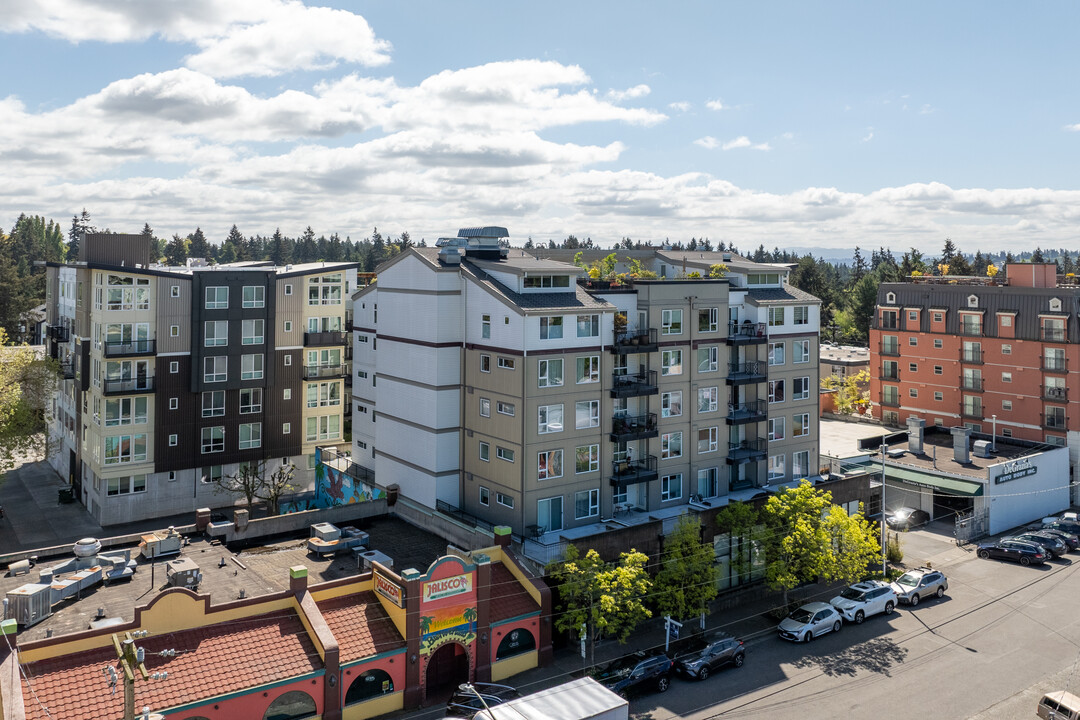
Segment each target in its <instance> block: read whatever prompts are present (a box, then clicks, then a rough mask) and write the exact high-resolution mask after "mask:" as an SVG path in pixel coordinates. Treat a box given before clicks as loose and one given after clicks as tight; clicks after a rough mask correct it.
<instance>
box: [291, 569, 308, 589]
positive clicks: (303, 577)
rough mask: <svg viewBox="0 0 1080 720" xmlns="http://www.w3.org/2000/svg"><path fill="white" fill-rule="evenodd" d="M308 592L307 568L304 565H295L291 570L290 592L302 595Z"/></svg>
mask: <svg viewBox="0 0 1080 720" xmlns="http://www.w3.org/2000/svg"><path fill="white" fill-rule="evenodd" d="M305 590H307V568H306V567H304V566H303V565H293V566H292V567H291V568H289V592H291V593H292V594H293V595H300V594H302V593H303V592H304V591H305Z"/></svg>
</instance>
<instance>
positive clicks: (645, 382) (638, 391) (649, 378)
mask: <svg viewBox="0 0 1080 720" xmlns="http://www.w3.org/2000/svg"><path fill="white" fill-rule="evenodd" d="M657 392H658V388H657V384H656V371H655V370H646V371H645V372H639V373H636V374H634V375H619V374H615V375H612V376H611V397H613V398H628V397H641V396H644V395H655V394H656V393H657Z"/></svg>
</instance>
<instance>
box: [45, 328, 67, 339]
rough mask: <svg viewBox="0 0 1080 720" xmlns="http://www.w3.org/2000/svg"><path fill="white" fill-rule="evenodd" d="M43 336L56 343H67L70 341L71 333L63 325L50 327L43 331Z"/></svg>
mask: <svg viewBox="0 0 1080 720" xmlns="http://www.w3.org/2000/svg"><path fill="white" fill-rule="evenodd" d="M45 336H46V337H47V338H49V339H50V340H55V341H56V342H67V341H68V340H70V339H71V331H70V330H68V329H67V328H66V327H64V326H63V325H50V326H49V328H48V329H47V330H46V331H45Z"/></svg>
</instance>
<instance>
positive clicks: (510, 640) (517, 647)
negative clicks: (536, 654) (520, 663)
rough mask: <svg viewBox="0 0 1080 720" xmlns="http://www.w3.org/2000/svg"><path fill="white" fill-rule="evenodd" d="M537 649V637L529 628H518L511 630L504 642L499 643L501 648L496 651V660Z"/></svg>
mask: <svg viewBox="0 0 1080 720" xmlns="http://www.w3.org/2000/svg"><path fill="white" fill-rule="evenodd" d="M535 649H536V638H534V637H533V635H532V633H531V632H529V631H528V630H522V629H521V628H517V629H516V630H511V631H510V632H508V633H507V634H506V635H505V637H503V639H502V642H500V643H499V649H498V650H496V651H495V659H496V660H504V659H506V658H508V657H514V656H515V655H520V654H522V653H527V652H529V651H530V650H535Z"/></svg>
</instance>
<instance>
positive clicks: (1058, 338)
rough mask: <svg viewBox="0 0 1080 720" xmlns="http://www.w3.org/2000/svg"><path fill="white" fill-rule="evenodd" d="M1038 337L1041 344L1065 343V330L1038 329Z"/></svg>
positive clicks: (1053, 328)
mask: <svg viewBox="0 0 1080 720" xmlns="http://www.w3.org/2000/svg"><path fill="white" fill-rule="evenodd" d="M1039 337H1040V338H1041V339H1042V341H1043V342H1056V343H1063V342H1065V328H1055V327H1043V328H1039Z"/></svg>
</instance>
